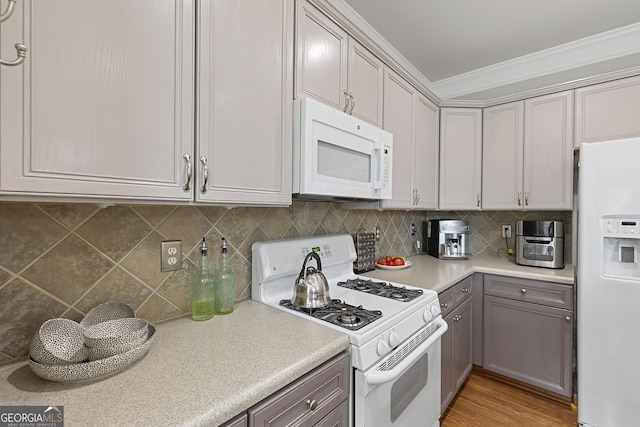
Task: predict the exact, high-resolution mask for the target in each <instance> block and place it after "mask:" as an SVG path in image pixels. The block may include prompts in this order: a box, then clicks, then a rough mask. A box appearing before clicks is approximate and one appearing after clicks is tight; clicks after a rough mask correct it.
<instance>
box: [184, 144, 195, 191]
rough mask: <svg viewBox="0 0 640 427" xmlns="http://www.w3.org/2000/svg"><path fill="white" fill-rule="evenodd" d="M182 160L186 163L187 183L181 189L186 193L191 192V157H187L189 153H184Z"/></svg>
mask: <svg viewBox="0 0 640 427" xmlns="http://www.w3.org/2000/svg"><path fill="white" fill-rule="evenodd" d="M182 158H183V159H185V160H186V161H187V182H186V183H185V184H184V187H182V189H183V190H184V191H187V192H188V191H191V175H192V173H193V170H192V166H191V156H190V155H189V153H185V154H184V156H182Z"/></svg>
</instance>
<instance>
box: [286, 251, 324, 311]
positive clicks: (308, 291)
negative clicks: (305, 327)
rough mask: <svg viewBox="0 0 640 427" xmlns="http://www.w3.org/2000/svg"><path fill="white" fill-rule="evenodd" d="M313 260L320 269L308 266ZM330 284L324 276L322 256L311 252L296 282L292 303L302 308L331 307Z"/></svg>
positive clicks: (305, 259)
mask: <svg viewBox="0 0 640 427" xmlns="http://www.w3.org/2000/svg"><path fill="white" fill-rule="evenodd" d="M311 258H313V259H315V260H316V264H317V265H318V268H317V269H316V268H315V267H312V266H308V264H309V261H310V260H311ZM330 302H331V297H330V296H329V283H327V278H326V277H324V274H322V264H321V263H320V256H319V255H318V254H317V253H315V252H309V253H308V254H307V256H306V257H305V258H304V261H303V263H302V270H301V271H300V274H299V275H298V278H297V279H296V281H295V285H294V289H293V298H292V299H291V303H293V305H295V306H297V307H301V308H322V307H326V306H327V305H329V303H330Z"/></svg>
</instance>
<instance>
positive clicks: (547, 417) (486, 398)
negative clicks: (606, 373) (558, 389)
mask: <svg viewBox="0 0 640 427" xmlns="http://www.w3.org/2000/svg"><path fill="white" fill-rule="evenodd" d="M440 425H441V427H460V426H465V427H485V426H486V427H498V426H517V427H546V426H548V427H576V425H577V413H576V412H575V411H574V410H573V409H572V408H571V407H570V406H569V404H568V403H560V402H556V401H553V400H550V399H547V398H545V397H541V396H538V395H536V394H534V393H530V392H528V391H524V390H521V389H519V388H516V387H514V386H512V385H509V384H505V383H503V382H501V381H498V380H496V379H493V378H489V377H487V376H485V375H482V374H481V373H478V372H476V371H472V372H471V375H470V376H469V378H468V380H467V383H466V384H465V385H464V387H463V389H462V390H461V391H460V393H459V394H458V396H457V397H456V399H455V400H454V401H453V403H452V404H451V405H449V408H448V409H447V411H446V412H445V414H444V415H443V417H442V418H441V419H440Z"/></svg>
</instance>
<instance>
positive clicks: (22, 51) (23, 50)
mask: <svg viewBox="0 0 640 427" xmlns="http://www.w3.org/2000/svg"><path fill="white" fill-rule="evenodd" d="M16 51H17V52H18V58H17V59H15V60H13V61H5V60H3V59H0V64H2V65H8V66H10V67H11V66H13V65H20V64H22V62H23V61H24V58H25V57H26V56H27V47H26V46H25V45H23V44H21V43H16Z"/></svg>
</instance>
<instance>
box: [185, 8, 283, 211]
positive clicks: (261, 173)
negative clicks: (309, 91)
mask: <svg viewBox="0 0 640 427" xmlns="http://www.w3.org/2000/svg"><path fill="white" fill-rule="evenodd" d="M293 3H294V2H293V0H287V1H280V2H273V1H269V0H215V1H202V2H201V3H200V12H199V43H198V46H199V49H198V57H199V61H198V72H199V76H200V77H199V87H198V127H197V130H198V138H197V143H196V148H197V162H198V173H197V175H196V178H197V179H196V187H197V188H196V201H201V202H216V203H225V204H234V203H238V204H274V205H277V204H282V205H289V204H290V203H291V144H292V129H293V125H292V115H293V104H292V103H293V78H292V75H293ZM202 158H206V161H207V164H206V167H207V169H206V172H207V173H206V175H207V176H206V177H205V164H204V162H203V161H202ZM205 180H206V182H205ZM203 186H204V187H205V189H206V191H205V192H203V189H202V187H203Z"/></svg>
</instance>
